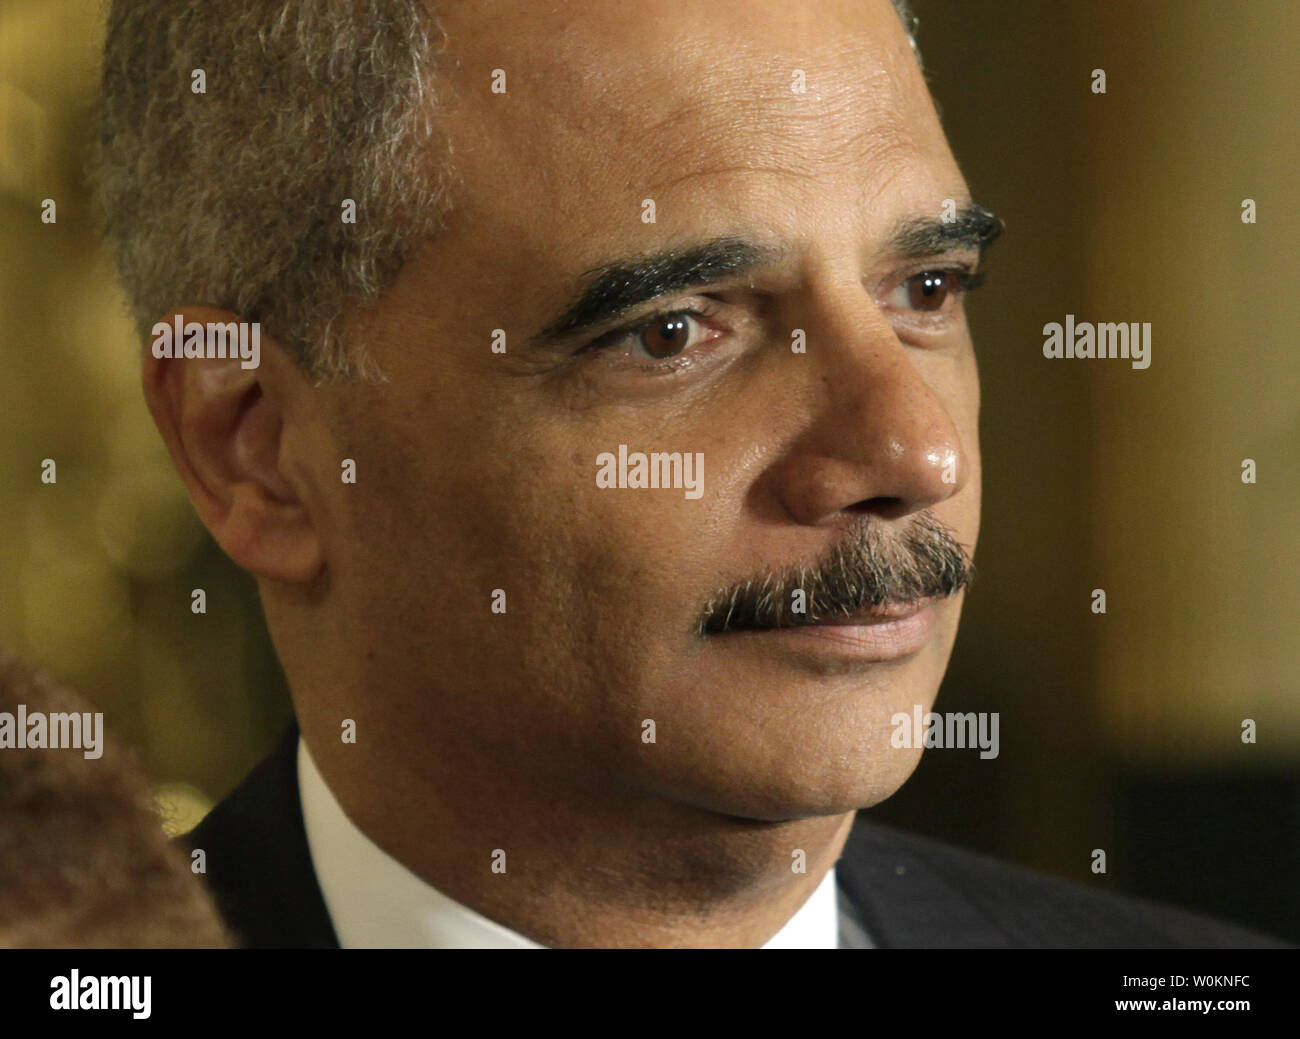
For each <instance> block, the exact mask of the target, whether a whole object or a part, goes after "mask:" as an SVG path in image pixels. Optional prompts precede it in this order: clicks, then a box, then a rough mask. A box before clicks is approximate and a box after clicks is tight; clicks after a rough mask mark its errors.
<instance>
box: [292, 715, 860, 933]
mask: <svg viewBox="0 0 1300 1039" xmlns="http://www.w3.org/2000/svg"><path fill="white" fill-rule="evenodd" d="M298 790H299V794H300V797H301V800H302V817H303V825H304V826H305V828H306V830H307V846H308V848H309V849H310V851H311V861H312V866H313V867H314V869H315V870H316V880H317V882H318V883H319V885H320V889H321V894H322V895H323V896H324V899H325V908H326V909H328V910H329V914H330V920H331V921H332V923H333V924H334V933H335V934H336V935H337V936H338V940H339V945H340V946H341V947H342V948H344V949H541V948H544V946H541V945H538V944H537V943H536V942H534V941H530V940H529V939H527V938H525V937H524V936H523V935H521V934H516V933H515V932H514V931H512V930H510V929H509V928H508V927H503V926H502V925H501V924H498V923H496V922H494V921H492V920H489V919H488V918H487V917H485V916H482V915H481V914H479V913H476V912H474V910H472V909H470V908H469V907H468V906H463V905H461V904H460V903H459V902H456V901H454V900H453V899H450V898H448V897H447V896H446V895H444V894H443V893H442V892H441V891H439V890H438V889H437V888H435V887H433V886H432V885H431V884H428V883H426V882H425V881H424V880H421V879H420V878H419V877H417V876H416V875H415V874H414V873H412V872H411V871H410V870H409V869H407V868H406V867H405V866H403V865H402V864H401V863H400V862H398V861H397V860H396V859H395V858H393V857H392V856H391V855H389V854H388V853H387V852H386V851H384V850H383V849H382V848H380V847H379V846H378V845H377V844H375V843H374V841H372V840H371V839H370V838H369V837H367V836H366V835H365V834H364V833H362V832H361V831H360V830H359V829H357V827H356V825H355V824H354V823H353V822H352V820H351V819H349V818H348V817H347V814H346V813H345V812H344V811H343V808H342V806H341V805H340V804H339V803H338V801H337V800H336V799H335V797H334V794H333V792H332V791H331V790H330V788H329V787H328V786H327V785H326V783H325V779H324V777H322V776H321V774H320V772H319V770H318V769H317V768H316V763H315V762H314V761H313V760H312V757H311V754H310V753H309V752H308V750H307V744H306V741H304V740H303V739H301V738H299V740H298ZM838 935H839V903H838V899H837V897H836V887H835V870H834V869H830V870H827V872H826V876H825V877H824V878H823V880H822V882H821V884H819V885H818V887H817V889H816V890H815V891H814V892H813V894H812V896H811V897H810V898H809V899H808V901H807V902H805V903H804V904H803V906H802V907H801V908H800V909H799V911H798V912H797V913H795V914H794V916H792V917H791V918H790V920H789V921H788V922H787V923H786V925H785V926H784V927H782V928H781V930H780V931H778V932H777V933H776V934H775V935H773V936H772V938H771V939H770V940H769V941H768V942H767V944H766V945H764V946H763V948H764V949H834V948H837V947H838Z"/></svg>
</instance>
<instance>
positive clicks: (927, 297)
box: [907, 271, 952, 313]
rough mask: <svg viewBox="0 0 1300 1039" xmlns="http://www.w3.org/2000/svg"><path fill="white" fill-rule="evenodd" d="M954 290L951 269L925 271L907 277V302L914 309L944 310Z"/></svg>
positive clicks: (923, 310)
mask: <svg viewBox="0 0 1300 1039" xmlns="http://www.w3.org/2000/svg"><path fill="white" fill-rule="evenodd" d="M951 291H952V273H951V272H950V271H923V272H922V273H920V274H918V275H916V276H915V277H912V278H908V279H907V304H908V306H909V307H911V308H912V309H913V310H920V311H922V312H931V313H933V312H934V311H937V310H942V309H943V305H944V303H946V302H947V301H948V296H949V294H950V293H951Z"/></svg>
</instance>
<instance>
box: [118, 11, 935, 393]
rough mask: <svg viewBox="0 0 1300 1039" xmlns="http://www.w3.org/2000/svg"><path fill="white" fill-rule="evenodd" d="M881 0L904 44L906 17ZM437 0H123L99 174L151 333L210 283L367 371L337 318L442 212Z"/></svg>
mask: <svg viewBox="0 0 1300 1039" xmlns="http://www.w3.org/2000/svg"><path fill="white" fill-rule="evenodd" d="M892 2H893V4H894V8H895V10H896V11H897V12H898V15H899V17H900V18H901V19H902V22H903V25H904V28H905V29H906V30H907V34H908V38H909V39H910V40H911V41H912V47H913V50H914V51H915V50H916V40H915V25H916V19H915V17H914V16H913V15H912V13H911V11H910V10H909V9H908V4H907V0H892ZM435 7H436V0H312V2H311V3H295V2H292V0H237V2H230V0H114V2H113V4H112V7H111V9H110V10H109V14H108V24H107V36H106V38H105V44H104V65H103V76H102V96H101V101H100V107H99V140H98V147H97V151H96V156H95V168H96V181H97V190H98V195H99V200H100V205H101V208H102V211H103V213H104V217H105V230H106V232H107V234H108V237H109V239H110V241H111V242H112V245H113V249H114V253H115V258H116V260H117V265H118V271H119V273H120V276H121V279H122V284H123V286H124V288H125V290H126V294H127V297H128V299H129V301H130V305H131V309H132V312H133V314H134V316H135V320H136V323H137V326H138V328H139V331H140V335H141V338H142V339H148V338H149V333H150V329H151V328H152V326H153V322H155V321H157V320H158V319H159V318H160V317H162V316H163V315H164V314H166V313H167V312H168V311H169V310H170V309H172V308H174V307H176V306H178V305H181V304H185V303H196V304H197V303H202V304H206V305H210V306H214V307H220V308H222V309H225V310H230V311H232V312H234V313H236V314H239V315H240V316H241V317H242V318H244V319H245V320H249V321H258V322H260V323H261V325H262V327H263V329H264V330H265V331H266V332H267V333H269V334H270V335H272V336H274V337H275V339H276V340H277V342H279V343H280V345H281V346H282V347H283V348H284V349H285V350H286V351H287V352H288V353H289V355H290V357H292V358H293V360H294V362H295V363H296V364H297V365H298V366H299V367H300V368H301V369H302V370H303V371H304V372H306V373H308V374H309V375H311V376H313V377H314V378H317V379H320V380H327V379H348V378H353V377H357V376H360V377H372V376H375V375H377V374H378V373H376V372H375V371H374V370H373V369H372V368H371V367H370V366H369V365H368V364H367V362H366V359H365V357H364V353H363V349H362V344H359V343H351V344H349V343H347V342H345V337H344V335H343V331H342V324H343V321H342V318H343V316H344V314H345V312H346V311H347V309H348V308H349V307H364V306H366V305H370V304H373V303H374V301H375V300H376V299H377V298H378V297H379V295H380V294H381V293H382V292H383V290H384V289H385V288H387V287H388V286H389V285H390V284H391V282H392V280H393V278H394V277H395V276H396V274H397V272H398V270H399V269H400V268H401V266H402V264H403V263H404V262H405V260H406V259H407V257H408V256H409V255H410V253H411V251H412V250H413V248H414V247H415V246H416V245H418V244H419V243H420V242H421V241H423V240H425V239H427V238H428V237H429V236H431V235H434V234H436V233H437V231H438V230H439V228H440V226H441V225H442V222H443V220H444V219H445V216H446V210H447V205H448V198H449V194H450V185H451V183H452V178H453V170H452V166H451V161H450V158H451V147H450V142H449V141H447V140H446V138H445V137H444V136H443V135H442V134H441V132H440V130H439V127H438V125H437V120H436V119H435V118H434V116H435V114H436V111H437V101H438V93H437V81H436V76H435V73H436V65H437V59H438V56H439V54H440V53H441V52H442V51H443V50H444V49H445V47H446V37H445V34H444V33H443V30H442V27H441V25H440V24H439V22H438V19H437V16H436V12H435ZM918 59H919V52H918ZM200 86H202V87H203V88H204V92H196V91H198V90H199V88H200ZM347 199H351V200H352V201H353V202H354V203H355V212H356V219H355V222H354V223H345V222H344V220H343V219H342V215H343V210H342V208H341V207H342V206H343V205H344V201H345V200H347Z"/></svg>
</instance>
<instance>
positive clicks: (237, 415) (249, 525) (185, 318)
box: [143, 307, 324, 583]
mask: <svg viewBox="0 0 1300 1039" xmlns="http://www.w3.org/2000/svg"><path fill="white" fill-rule="evenodd" d="M178 315H179V317H180V319H181V322H182V324H181V327H185V325H187V324H189V323H191V322H197V323H199V324H201V325H204V326H206V325H207V324H208V323H209V322H220V323H222V324H226V323H229V322H238V321H239V320H240V319H239V318H238V317H237V316H236V315H234V314H232V313H230V312H229V311H224V310H217V309H215V308H213V307H185V308H184V309H182V310H177V311H173V312H171V313H169V314H168V315H167V316H166V317H165V318H164V319H163V322H161V323H160V324H159V325H155V326H154V328H155V332H156V333H158V332H160V331H161V325H162V324H167V325H174V323H175V319H176V318H177V316H178ZM195 332H196V336H195V339H194V340H190V339H189V337H188V336H187V337H186V341H187V343H189V344H190V345H191V347H193V346H194V345H196V343H197V342H198V340H197V330H195ZM258 334H259V337H260V330H259V332H258ZM249 335H250V338H251V335H252V332H251V330H250V332H249ZM169 338H170V337H169ZM160 339H161V337H160V336H158V335H155V341H154V343H152V344H150V346H149V347H148V348H147V349H146V353H145V359H144V371H143V382H144V396H145V401H146V403H147V404H148V406H149V411H150V413H151V414H152V415H153V419H154V422H155V423H156V424H157V426H158V430H159V432H160V433H162V437H163V440H164V441H166V444H167V450H168V451H169V452H170V453H171V456H172V461H173V462H174V463H175V465H176V469H177V471H178V472H179V473H180V477H181V480H182V481H184V483H185V489H186V490H187V491H188V492H189V496H190V500H191V501H192V502H193V503H194V507H195V509H196V510H198V514H199V518H200V519H201V520H202V521H203V524H204V526H206V527H207V528H208V530H209V531H210V532H211V533H212V536H213V537H214V538H216V540H217V543H218V544H219V545H221V547H222V548H223V549H224V550H225V552H226V554H227V555H228V556H230V558H231V559H233V560H234V561H235V562H236V563H237V564H239V566H241V567H243V568H244V569H245V570H248V571H250V572H251V573H253V574H254V575H256V576H258V577H262V578H268V579H270V580H275V581H284V582H290V583H299V582H307V581H310V580H312V579H313V578H315V577H316V576H317V575H318V574H319V573H320V571H321V570H322V568H323V566H324V554H323V552H322V546H321V542H320V538H319V536H318V534H317V531H316V528H315V525H314V524H313V522H312V517H311V516H310V514H309V513H308V510H307V507H306V505H305V501H306V500H307V496H306V495H304V494H303V493H301V492H302V489H301V488H298V487H295V486H294V483H293V482H292V481H291V479H290V477H289V476H288V475H287V474H286V473H285V472H284V471H282V469H281V465H282V464H283V461H284V459H283V458H282V455H281V450H280V448H281V436H282V432H283V428H284V422H285V414H284V401H285V399H286V395H287V392H288V391H289V390H290V389H291V388H292V387H291V385H290V384H292V383H294V382H295V381H296V382H297V383H298V384H299V385H304V384H305V378H304V376H302V374H301V373H300V372H299V371H298V369H297V368H296V367H294V366H293V364H292V362H290V361H289V359H288V358H287V357H285V355H284V352H283V351H282V350H281V349H280V348H279V347H278V346H277V345H276V344H275V342H274V341H273V340H271V339H270V338H269V337H260V348H259V351H258V354H257V355H255V356H256V360H257V367H255V368H245V367H243V365H244V363H246V362H245V361H244V360H241V358H240V357H239V356H238V350H237V349H228V350H227V351H226V352H228V353H234V354H235V356H233V357H226V358H220V357H213V358H208V357H198V356H191V357H185V356H183V355H182V351H181V346H182V344H181V343H180V342H175V343H174V344H172V346H173V349H172V350H171V351H168V352H170V353H171V356H163V357H159V356H157V355H158V354H159V353H162V352H164V350H163V349H162V348H161V347H160V346H159V341H160ZM211 341H212V337H211V336H210V335H204V337H203V339H202V342H203V343H208V342H211ZM192 352H193V353H198V352H199V351H198V350H194V349H192ZM209 352H212V351H209ZM250 352H251V351H250ZM282 384H283V385H282Z"/></svg>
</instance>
